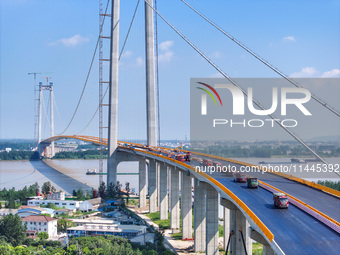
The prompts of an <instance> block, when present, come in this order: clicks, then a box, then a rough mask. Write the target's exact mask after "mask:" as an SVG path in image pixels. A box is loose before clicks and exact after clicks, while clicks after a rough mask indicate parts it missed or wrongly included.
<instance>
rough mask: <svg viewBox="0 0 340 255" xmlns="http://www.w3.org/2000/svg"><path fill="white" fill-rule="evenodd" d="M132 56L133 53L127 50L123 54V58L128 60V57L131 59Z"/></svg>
mask: <svg viewBox="0 0 340 255" xmlns="http://www.w3.org/2000/svg"><path fill="white" fill-rule="evenodd" d="M131 56H132V52H131V51H129V50H127V51H125V52H124V53H123V55H122V57H123V58H128V57H131Z"/></svg>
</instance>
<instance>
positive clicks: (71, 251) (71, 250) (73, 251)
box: [65, 244, 78, 255]
mask: <svg viewBox="0 0 340 255" xmlns="http://www.w3.org/2000/svg"><path fill="white" fill-rule="evenodd" d="M65 254H66V255H77V254H78V249H77V246H75V245H74V244H72V245H70V246H69V247H68V248H67V250H66V253H65Z"/></svg>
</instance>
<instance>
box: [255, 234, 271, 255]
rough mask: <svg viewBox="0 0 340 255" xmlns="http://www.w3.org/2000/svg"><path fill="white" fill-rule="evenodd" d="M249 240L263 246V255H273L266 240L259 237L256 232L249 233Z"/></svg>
mask: <svg viewBox="0 0 340 255" xmlns="http://www.w3.org/2000/svg"><path fill="white" fill-rule="evenodd" d="M250 238H251V239H253V240H255V241H256V242H259V243H261V244H263V253H262V254H263V255H274V251H273V249H272V248H271V247H270V245H269V243H268V242H267V240H266V239H265V238H264V237H263V236H262V235H260V234H259V233H258V232H256V231H255V230H254V229H252V230H251V231H250Z"/></svg>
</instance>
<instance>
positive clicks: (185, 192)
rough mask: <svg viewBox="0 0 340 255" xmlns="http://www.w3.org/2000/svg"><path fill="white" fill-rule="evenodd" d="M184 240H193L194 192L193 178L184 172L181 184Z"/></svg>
mask: <svg viewBox="0 0 340 255" xmlns="http://www.w3.org/2000/svg"><path fill="white" fill-rule="evenodd" d="M181 184H182V185H181V216H182V239H183V240H188V239H190V240H191V239H192V191H191V177H190V176H188V175H186V173H183V172H182V183H181Z"/></svg>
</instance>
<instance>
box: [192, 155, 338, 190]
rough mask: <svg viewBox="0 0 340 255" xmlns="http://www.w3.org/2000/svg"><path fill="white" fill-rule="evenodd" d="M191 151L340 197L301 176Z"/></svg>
mask: <svg viewBox="0 0 340 255" xmlns="http://www.w3.org/2000/svg"><path fill="white" fill-rule="evenodd" d="M191 153H192V154H196V155H200V156H204V157H210V158H215V159H219V160H223V161H228V162H231V163H235V164H238V165H243V166H250V167H257V168H258V169H260V170H264V171H266V172H269V173H272V174H276V175H279V176H281V177H283V178H286V179H289V180H292V181H296V182H299V183H301V184H305V185H307V186H309V187H312V188H314V189H318V190H321V191H324V192H327V193H330V194H332V195H334V196H336V197H340V191H338V190H334V189H332V188H328V187H325V186H323V185H320V184H317V183H315V182H310V181H307V180H304V179H301V178H298V177H294V176H292V175H289V174H285V173H281V172H276V171H273V170H272V169H268V168H266V167H260V166H257V165H253V164H250V163H246V162H242V161H238V160H234V159H230V158H225V157H220V156H215V155H209V154H205V153H201V152H195V151H192V152H191Z"/></svg>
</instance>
